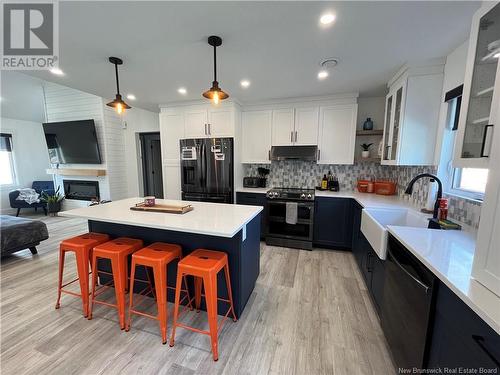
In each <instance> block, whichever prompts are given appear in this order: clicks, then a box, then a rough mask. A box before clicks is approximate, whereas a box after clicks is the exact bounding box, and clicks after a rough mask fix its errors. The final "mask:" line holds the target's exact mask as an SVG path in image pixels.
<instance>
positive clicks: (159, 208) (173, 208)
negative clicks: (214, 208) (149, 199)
mask: <svg viewBox="0 0 500 375" xmlns="http://www.w3.org/2000/svg"><path fill="white" fill-rule="evenodd" d="M130 209H131V210H133V211H149V212H163V213H169V214H185V213H186V212H189V211H193V210H194V207H193V206H191V205H189V204H188V205H169V204H155V205H154V206H149V207H148V206H145V205H144V202H141V203H137V204H136V205H135V206H133V207H130Z"/></svg>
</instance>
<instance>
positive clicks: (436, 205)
mask: <svg viewBox="0 0 500 375" xmlns="http://www.w3.org/2000/svg"><path fill="white" fill-rule="evenodd" d="M424 177H429V178H430V179H431V181H432V182H434V181H436V182H437V184H438V192H437V197H436V202H435V203H434V212H433V214H432V217H433V218H434V219H436V220H437V218H438V209H439V200H440V199H441V197H442V196H443V184H442V183H441V180H440V179H439V178H438V177H437V176H435V175H433V174H430V173H421V174H419V175H416V176H415V177H413V179H412V180H411V181H410V183H409V184H408V186H407V188H406V190H405V194H411V193H412V191H413V184H415V181H417V180H419V179H421V178H424ZM431 226H432V228H435V226H433V225H432V222H429V228H431Z"/></svg>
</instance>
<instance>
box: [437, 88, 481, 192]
mask: <svg viewBox="0 0 500 375" xmlns="http://www.w3.org/2000/svg"><path fill="white" fill-rule="evenodd" d="M461 95H462V87H461V86H459V87H457V88H455V89H453V90H451V91H449V92H448V93H446V96H445V100H446V103H448V114H447V125H446V129H445V131H444V136H443V145H442V149H441V158H440V162H439V169H438V174H439V176H440V178H442V180H443V185H444V186H443V188H444V190H445V192H446V193H448V194H452V195H457V196H462V197H464V198H469V199H476V200H482V199H483V197H484V192H485V189H486V181H487V179H488V169H480V168H453V167H452V159H453V147H454V142H455V134H456V132H455V130H456V129H457V126H458V117H459V115H460V105H461V99H462V97H461Z"/></svg>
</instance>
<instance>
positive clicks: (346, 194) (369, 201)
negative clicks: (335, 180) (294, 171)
mask: <svg viewBox="0 0 500 375" xmlns="http://www.w3.org/2000/svg"><path fill="white" fill-rule="evenodd" d="M271 189H272V187H265V188H237V189H236V191H237V192H240V193H254V194H266V193H267V191H269V190H271ZM315 195H316V197H321V198H323V197H331V198H352V199H355V200H356V201H357V202H358V203H359V204H360V205H361V206H363V207H377V208H398V207H404V208H409V207H411V205H410V201H409V199H407V198H406V199H405V198H404V197H400V196H397V195H377V194H372V193H359V192H357V191H321V190H316V191H315ZM413 208H414V207H413ZM414 209H415V208H414Z"/></svg>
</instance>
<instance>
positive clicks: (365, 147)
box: [361, 143, 373, 159]
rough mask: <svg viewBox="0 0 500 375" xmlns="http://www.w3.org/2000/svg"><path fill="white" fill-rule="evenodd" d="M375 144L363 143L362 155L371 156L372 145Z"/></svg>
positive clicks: (364, 156) (363, 156)
mask: <svg viewBox="0 0 500 375" xmlns="http://www.w3.org/2000/svg"><path fill="white" fill-rule="evenodd" d="M372 145H373V143H362V144H361V148H362V149H363V151H361V157H362V158H364V159H366V158H369V157H370V147H371V146H372Z"/></svg>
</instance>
